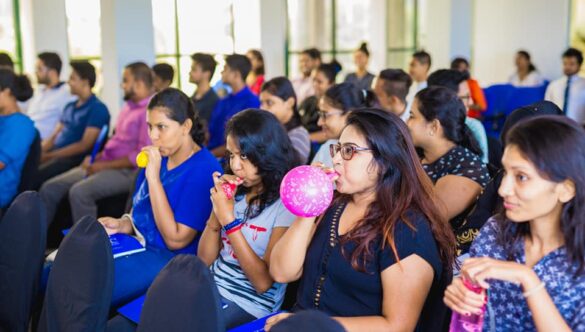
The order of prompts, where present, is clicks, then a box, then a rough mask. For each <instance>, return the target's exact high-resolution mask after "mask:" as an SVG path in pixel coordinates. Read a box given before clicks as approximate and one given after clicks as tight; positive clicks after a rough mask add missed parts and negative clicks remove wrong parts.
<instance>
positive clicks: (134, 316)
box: [118, 294, 228, 324]
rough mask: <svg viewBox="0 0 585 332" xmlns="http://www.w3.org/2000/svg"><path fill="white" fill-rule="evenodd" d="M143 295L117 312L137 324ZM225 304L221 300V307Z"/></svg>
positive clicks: (225, 306)
mask: <svg viewBox="0 0 585 332" xmlns="http://www.w3.org/2000/svg"><path fill="white" fill-rule="evenodd" d="M145 297H146V294H144V295H142V296H141V297H139V298H137V299H135V300H133V301H132V302H129V303H128V304H126V305H124V306H122V307H120V308H118V313H119V314H120V315H122V316H124V317H126V318H128V319H129V320H131V321H132V322H134V323H136V324H138V322H139V321H140V312H141V311H142V306H143V305H144V299H145ZM227 306H228V305H227V303H224V302H221V307H222V309H225V308H227Z"/></svg>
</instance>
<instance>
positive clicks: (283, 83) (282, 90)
mask: <svg viewBox="0 0 585 332" xmlns="http://www.w3.org/2000/svg"><path fill="white" fill-rule="evenodd" d="M261 92H268V93H269V94H271V95H273V96H276V97H278V98H280V99H282V100H284V101H287V100H288V99H289V98H293V100H294V101H295V102H294V104H293V116H292V118H291V119H290V120H289V121H288V122H287V123H285V124H284V128H285V129H286V130H287V131H290V130H293V129H295V128H297V127H299V126H302V125H303V123H302V121H301V115H300V114H299V110H298V109H297V94H296V93H295V89H294V88H293V85H292V83H291V82H290V81H289V80H288V78H286V77H284V76H279V77H275V78H273V79H271V80H269V81H267V82H265V83H264V84H263V85H262V90H261Z"/></svg>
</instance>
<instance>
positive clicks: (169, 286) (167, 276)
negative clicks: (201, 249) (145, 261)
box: [138, 255, 225, 332]
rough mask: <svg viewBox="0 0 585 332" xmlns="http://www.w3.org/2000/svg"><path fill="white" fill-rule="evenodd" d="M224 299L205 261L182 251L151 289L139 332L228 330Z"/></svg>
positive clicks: (143, 310) (161, 273)
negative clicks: (222, 299)
mask: <svg viewBox="0 0 585 332" xmlns="http://www.w3.org/2000/svg"><path fill="white" fill-rule="evenodd" d="M220 303H221V301H220V298H219V293H218V291H217V288H216V286H215V282H214V280H213V277H212V276H211V273H210V272H209V268H208V267H207V266H206V265H205V263H203V261H201V260H200V259H199V258H198V257H197V256H194V255H178V256H176V257H175V258H173V259H172V260H171V261H170V262H169V263H168V264H167V266H165V268H164V269H163V270H162V271H161V272H160V273H159V274H158V276H157V277H156V279H155V280H154V282H153V283H152V285H151V286H150V288H149V289H148V292H147V293H146V299H145V301H144V306H143V307H142V312H141V314H140V323H139V324H138V332H151V331H152V332H155V331H225V322H224V321H223V316H222V312H221V310H222V309H221V306H220Z"/></svg>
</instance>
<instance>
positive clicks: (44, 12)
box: [22, 0, 69, 80]
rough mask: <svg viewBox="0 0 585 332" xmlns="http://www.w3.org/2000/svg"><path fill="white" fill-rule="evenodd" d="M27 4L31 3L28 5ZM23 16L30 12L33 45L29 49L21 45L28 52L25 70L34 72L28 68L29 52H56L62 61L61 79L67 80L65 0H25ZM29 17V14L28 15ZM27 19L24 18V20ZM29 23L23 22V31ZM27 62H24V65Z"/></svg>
mask: <svg viewBox="0 0 585 332" xmlns="http://www.w3.org/2000/svg"><path fill="white" fill-rule="evenodd" d="M29 5H31V6H30V7H29ZM22 9H23V11H24V13H25V17H27V16H26V15H29V14H28V13H30V12H32V15H31V16H32V19H33V24H32V34H33V40H34V41H33V42H32V44H34V47H32V48H31V49H29V48H28V47H27V46H24V45H23V51H24V52H25V54H28V56H27V58H28V63H29V64H28V65H27V66H26V67H27V68H26V69H27V71H28V72H29V73H31V74H33V73H34V67H33V68H30V61H31V60H32V59H31V55H30V54H31V53H33V54H35V55H34V58H35V60H36V54H38V53H41V52H46V51H47V52H56V53H57V54H59V56H60V57H61V60H62V62H63V69H62V70H61V79H62V80H67V78H68V76H69V43H68V38H67V16H66V14H65V0H32V1H31V2H25V5H24V8H22ZM28 17H30V16H28ZM26 21H28V20H26V19H25V22H26ZM30 27H31V26H30V25H28V24H25V26H24V31H23V33H25V36H26V33H27V31H28V30H27V29H30ZM23 42H24V43H25V44H26V43H27V42H30V41H29V40H26V39H24V40H23ZM26 64H27V62H25V65H26ZM31 69H33V70H32V71H31ZM30 78H31V79H34V75H30Z"/></svg>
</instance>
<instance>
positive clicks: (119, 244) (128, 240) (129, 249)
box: [63, 229, 146, 258]
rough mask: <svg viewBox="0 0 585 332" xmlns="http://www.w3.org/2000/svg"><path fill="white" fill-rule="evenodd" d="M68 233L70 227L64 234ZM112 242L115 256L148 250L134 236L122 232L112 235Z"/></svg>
mask: <svg viewBox="0 0 585 332" xmlns="http://www.w3.org/2000/svg"><path fill="white" fill-rule="evenodd" d="M67 233H69V229H64V230H63V235H67ZM110 244H111V245H112V254H114V258H118V257H121V256H128V255H132V254H135V253H138V252H142V251H145V250H146V248H144V246H143V245H142V244H141V243H140V241H138V239H136V238H135V237H134V236H132V235H128V234H122V233H118V234H112V235H110Z"/></svg>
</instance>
